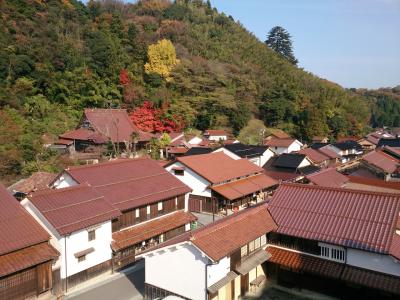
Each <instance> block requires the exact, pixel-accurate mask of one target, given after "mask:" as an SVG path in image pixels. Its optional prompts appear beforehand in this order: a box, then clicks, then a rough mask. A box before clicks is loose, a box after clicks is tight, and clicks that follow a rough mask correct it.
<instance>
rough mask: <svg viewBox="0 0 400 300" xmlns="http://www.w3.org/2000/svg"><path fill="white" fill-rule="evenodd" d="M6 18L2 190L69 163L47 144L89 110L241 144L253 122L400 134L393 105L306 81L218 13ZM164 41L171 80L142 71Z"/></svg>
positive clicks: (88, 12)
mask: <svg viewBox="0 0 400 300" xmlns="http://www.w3.org/2000/svg"><path fill="white" fill-rule="evenodd" d="M0 12H1V16H2V17H1V18H0V27H1V30H0V45H1V48H0V118H1V123H0V178H3V180H4V178H6V179H7V178H11V177H15V176H18V175H27V174H29V173H31V172H33V171H35V170H38V169H42V170H57V169H58V168H60V167H62V166H63V165H65V164H67V163H70V162H69V161H67V160H65V159H64V160H60V159H59V157H57V156H56V155H55V154H54V153H50V152H48V151H46V150H43V147H42V143H43V141H42V139H41V136H42V135H43V134H45V133H46V134H48V135H49V136H56V135H57V134H60V133H62V132H64V131H65V130H67V129H71V128H73V127H74V126H75V125H76V123H77V121H78V120H79V117H80V116H81V113H82V110H83V108H85V107H103V108H104V107H124V108H127V109H130V110H131V109H134V108H135V107H137V106H139V105H141V104H142V103H143V102H144V101H147V100H148V101H151V102H152V103H154V105H156V106H158V107H161V106H164V107H165V106H167V107H168V113H169V114H170V115H171V116H176V117H178V118H179V119H180V120H184V123H185V126H186V127H187V128H197V129H200V130H203V129H205V128H228V129H231V130H232V132H233V133H234V134H239V132H240V130H241V129H242V128H243V127H244V126H246V124H247V123H248V121H249V120H251V119H254V118H255V119H260V120H262V121H263V122H264V123H265V125H267V126H269V127H278V128H281V129H284V130H286V131H288V132H290V133H291V134H293V135H295V136H296V137H298V138H300V139H303V140H307V139H309V138H311V137H312V136H313V135H329V136H331V137H335V136H337V135H339V134H352V135H353V134H360V133H362V132H364V131H365V129H366V127H367V126H369V125H370V120H371V111H372V112H374V113H375V116H376V117H374V118H372V125H379V126H380V125H382V124H384V123H385V122H387V120H388V119H390V120H389V121H388V122H391V125H395V124H397V125H398V123H399V120H398V112H399V99H398V96H395V95H394V93H393V96H392V95H391V94H390V95H386V92H385V93H381V92H379V93H378V94H376V95H375V94H374V93H373V92H371V93H370V92H368V91H365V92H361V91H359V90H357V91H355V90H345V89H343V88H341V87H340V86H338V85H336V84H335V83H332V82H329V81H327V80H322V79H320V78H318V77H316V76H314V75H312V74H310V73H308V72H305V71H304V70H302V69H300V68H297V67H296V66H294V65H293V64H291V63H289V62H287V61H286V60H284V59H283V58H282V57H281V56H278V55H277V54H276V53H275V52H273V51H272V50H271V49H269V48H268V47H267V46H266V45H265V44H264V43H263V42H261V41H259V40H258V39H257V38H256V37H255V36H254V35H253V34H251V33H250V32H248V31H247V30H246V29H245V28H244V27H243V26H242V25H241V24H240V23H239V22H238V21H235V20H234V19H233V18H232V17H231V16H226V15H225V14H224V13H220V12H218V11H217V10H216V9H215V8H212V6H211V4H210V2H209V1H207V2H203V1H200V0H177V1H175V2H173V3H171V2H169V1H167V0H147V1H138V2H137V3H135V4H124V3H123V2H122V1H116V0H104V1H89V2H88V3H87V4H86V5H85V4H83V3H82V2H79V1H75V0H2V1H0ZM268 30H269V28H266V32H267V31H268ZM163 39H165V40H167V41H171V42H172V44H173V47H172V48H174V50H175V52H176V59H175V58H174V59H175V60H174V61H173V63H172V64H171V65H170V68H168V69H167V71H168V76H165V75H164V73H161V72H153V71H151V70H152V69H151V68H150V67H146V68H145V65H146V66H150V64H151V62H149V53H148V51H149V49H150V48H149V46H150V45H154V44H156V43H157V42H158V41H160V40H163ZM155 61H157V60H155ZM149 70H150V71H149ZM121 75H124V76H125V77H128V78H124V80H123V81H122V80H121ZM388 99H389V100H388ZM167 104H168V105H167ZM386 106H390V109H391V110H393V113H395V112H396V111H397V119H396V117H393V116H394V115H393V116H392V115H387V114H385V113H382V112H384V111H386V110H387V107H386ZM393 118H394V119H393Z"/></svg>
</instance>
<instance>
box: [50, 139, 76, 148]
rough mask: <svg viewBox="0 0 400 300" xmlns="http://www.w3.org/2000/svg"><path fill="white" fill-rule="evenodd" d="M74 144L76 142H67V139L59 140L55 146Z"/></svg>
mask: <svg viewBox="0 0 400 300" xmlns="http://www.w3.org/2000/svg"><path fill="white" fill-rule="evenodd" d="M73 143H74V141H71V140H67V139H58V140H57V141H56V142H55V143H54V144H55V145H66V146H69V145H72V144H73Z"/></svg>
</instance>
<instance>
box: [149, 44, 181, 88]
mask: <svg viewBox="0 0 400 300" xmlns="http://www.w3.org/2000/svg"><path fill="white" fill-rule="evenodd" d="M147 56H148V62H147V63H146V64H145V65H144V69H145V71H146V73H147V74H151V73H156V74H158V75H160V76H161V77H163V78H164V79H165V80H167V81H171V80H172V78H171V76H170V75H171V71H172V70H173V68H174V67H175V66H176V65H177V64H178V63H179V60H178V59H177V58H176V52H175V47H174V45H173V44H172V42H171V41H170V40H166V39H163V40H161V41H158V42H157V44H153V45H150V46H149V48H148V51H147Z"/></svg>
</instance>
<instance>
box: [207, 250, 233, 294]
mask: <svg viewBox="0 0 400 300" xmlns="http://www.w3.org/2000/svg"><path fill="white" fill-rule="evenodd" d="M207 268H208V270H207V278H208V279H207V287H210V286H212V285H213V284H214V283H216V282H217V281H218V280H221V279H222V278H224V277H225V276H226V274H228V273H229V271H230V270H231V259H230V258H229V257H224V258H223V259H221V260H220V261H219V262H218V263H217V264H215V265H211V266H209V267H207Z"/></svg>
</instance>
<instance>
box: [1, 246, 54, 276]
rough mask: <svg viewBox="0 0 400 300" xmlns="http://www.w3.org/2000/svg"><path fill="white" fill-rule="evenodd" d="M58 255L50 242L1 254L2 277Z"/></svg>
mask: <svg viewBox="0 0 400 300" xmlns="http://www.w3.org/2000/svg"><path fill="white" fill-rule="evenodd" d="M58 256H59V253H58V251H57V250H56V249H54V248H53V247H52V246H50V245H49V243H48V242H43V243H40V244H36V245H33V246H29V247H27V248H24V249H21V250H17V251H14V252H11V253H8V254H5V255H1V256H0V277H3V276H6V275H9V274H12V273H15V272H18V271H20V270H23V269H27V268H29V267H32V266H35V265H38V264H40V263H44V262H46V261H49V260H52V259H56V258H57V257H58Z"/></svg>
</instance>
